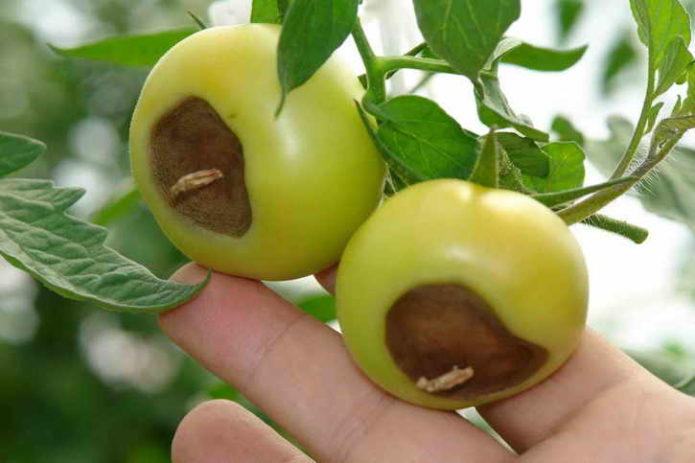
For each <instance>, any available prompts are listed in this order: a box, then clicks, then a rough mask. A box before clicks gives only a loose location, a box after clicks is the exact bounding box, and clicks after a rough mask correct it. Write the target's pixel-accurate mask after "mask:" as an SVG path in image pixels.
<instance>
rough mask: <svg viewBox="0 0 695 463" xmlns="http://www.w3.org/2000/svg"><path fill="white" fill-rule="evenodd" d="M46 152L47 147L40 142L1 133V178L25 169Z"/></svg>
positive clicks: (21, 136)
mask: <svg viewBox="0 0 695 463" xmlns="http://www.w3.org/2000/svg"><path fill="white" fill-rule="evenodd" d="M44 151H46V145H44V144H43V143H42V142H40V141H38V140H34V139H33V138H29V137H25V136H23V135H14V134H11V133H5V132H0V177H2V176H5V175H8V174H11V173H13V172H16V171H18V170H20V169H23V168H25V167H26V166H28V165H29V164H31V163H32V162H34V161H35V160H36V159H37V158H38V157H39V156H41V154H43V152H44Z"/></svg>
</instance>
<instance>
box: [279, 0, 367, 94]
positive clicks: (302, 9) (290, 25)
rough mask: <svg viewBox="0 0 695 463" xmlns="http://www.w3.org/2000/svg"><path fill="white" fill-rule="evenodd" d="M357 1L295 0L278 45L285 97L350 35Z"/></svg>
mask: <svg viewBox="0 0 695 463" xmlns="http://www.w3.org/2000/svg"><path fill="white" fill-rule="evenodd" d="M358 4H359V2H358V0H294V1H293V2H292V3H291V4H290V7H289V9H288V11H287V15H286V16H285V20H284V25H283V27H282V33H281V34H280V43H279V45H278V76H279V79H280V85H281V87H282V92H283V101H284V98H286V96H287V94H288V93H289V92H291V91H292V90H294V89H295V88H297V87H299V86H301V85H302V84H304V83H305V82H306V81H307V80H309V79H310V78H311V76H313V75H314V73H315V72H316V71H318V70H319V68H320V67H321V66H322V65H323V64H324V63H325V62H326V61H327V60H328V58H330V56H331V55H332V54H333V52H334V51H335V50H336V49H337V48H338V47H339V46H340V45H341V44H342V43H343V42H344V41H345V39H346V38H347V37H348V36H349V35H350V32H351V31H352V28H353V27H354V25H355V22H356V20H357V7H358ZM281 107H282V103H281V104H280V108H281Z"/></svg>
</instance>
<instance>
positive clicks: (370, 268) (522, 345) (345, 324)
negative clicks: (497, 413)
mask: <svg viewBox="0 0 695 463" xmlns="http://www.w3.org/2000/svg"><path fill="white" fill-rule="evenodd" d="M418 288H419V289H418ZM456 288H460V292H463V293H464V299H465V298H468V299H465V300H466V301H469V300H474V301H478V302H475V304H477V306H476V308H475V311H473V312H471V313H474V314H475V315H474V317H478V316H479V315H480V314H479V312H480V311H481V310H486V311H487V312H489V313H486V314H483V315H480V316H482V317H483V318H484V317H488V319H489V320H493V322H490V324H489V325H486V328H485V329H486V330H488V331H489V332H486V333H484V334H483V335H480V336H478V335H479V333H476V332H475V331H471V330H474V328H472V326H473V325H471V326H469V327H467V328H466V327H465V326H462V325H463V324H459V325H457V323H445V322H442V320H439V321H438V322H437V321H436V320H437V319H438V317H439V316H438V315H437V314H438V313H440V312H437V310H439V308H438V307H437V306H436V301H435V302H432V301H433V300H435V299H437V297H439V296H436V297H435V298H434V299H433V298H431V297H430V296H426V299H423V300H426V301H429V302H428V304H429V309H427V310H429V312H427V313H425V309H424V308H423V317H424V316H429V317H431V318H430V319H429V320H428V319H424V318H423V319H422V320H418V319H417V317H418V310H420V309H418V308H417V307H415V308H413V304H412V302H413V300H414V301H416V302H417V299H412V298H413V297H419V296H417V295H418V294H421V295H422V294H425V293H427V292H428V291H430V292H431V291H435V293H436V292H437V291H443V292H442V293H441V294H444V293H446V292H447V291H448V292H449V296H451V294H452V293H451V291H452V290H453V291H454V292H456V291H459V290H457V289H456ZM418 291H419V292H420V293H418ZM423 291H424V292H423ZM404 295H409V296H407V297H406V296H404ZM449 296H446V297H449ZM404 297H405V299H407V298H408V297H411V299H412V300H411V301H410V302H411V303H410V305H408V309H407V310H408V312H407V314H408V315H407V317H409V318H406V322H403V323H401V324H400V325H393V324H392V323H395V322H394V320H397V319H396V318H394V317H393V313H394V310H395V308H396V307H400V306H399V304H401V303H402V302H403V301H405V299H404ZM457 297H458V296H457ZM427 298H429V299H427ZM471 298H472V299H471ZM442 300H445V301H446V299H442ZM449 302H450V301H449ZM449 302H446V303H447V304H449ZM336 303H337V312H338V318H339V321H340V326H341V329H342V332H343V335H344V337H345V342H346V345H347V347H348V349H349V351H350V353H351V355H352V357H353V359H354V360H355V361H356V363H357V364H358V365H359V366H360V367H361V368H362V370H363V371H364V372H365V373H366V374H367V375H368V376H369V377H370V378H371V379H372V380H373V381H374V382H376V383H377V384H378V385H379V386H381V387H382V388H383V389H385V390H386V391H388V392H390V393H391V394H393V395H395V396H397V397H399V398H401V399H403V400H405V401H408V402H411V403H414V404H418V405H422V406H426V407H431V408H438V409H460V408H466V407H470V406H476V405H481V404H485V403H488V402H491V401H495V400H499V399H502V398H504V397H508V396H511V395H514V394H517V393H519V392H521V391H523V390H525V389H528V388H529V387H531V386H533V385H535V384H537V383H538V382H540V381H542V380H543V379H544V378H546V377H548V376H549V375H550V374H551V373H553V372H554V371H555V370H557V368H559V367H560V366H561V365H562V364H563V363H564V362H565V361H566V360H567V359H568V357H569V356H570V355H571V354H572V352H573V351H574V350H575V348H576V347H577V344H578V342H579V339H580V336H581V334H582V332H583V329H584V326H585V321H586V311H587V303H588V281H587V269H586V265H585V261H584V258H583V255H582V252H581V249H580V247H579V245H578V243H577V242H576V240H575V238H574V237H573V235H572V234H571V232H570V231H569V229H568V228H567V226H566V225H565V224H564V223H563V221H562V220H561V219H560V218H558V217H557V216H556V215H555V214H554V213H553V212H552V211H551V210H549V209H548V208H546V207H545V206H543V205H542V204H540V203H539V202H537V201H535V200H534V199H532V198H530V197H528V196H525V195H522V194H519V193H515V192H511V191H506V190H497V189H489V188H485V187H482V186H478V185H475V184H472V183H469V182H465V181H461V180H435V181H430V182H424V183H420V184H416V185H414V186H411V187H409V188H407V189H405V190H403V191H401V192H400V193H398V194H396V195H395V196H394V197H392V198H390V199H388V200H387V201H386V202H385V204H384V205H383V206H382V207H381V208H380V209H379V210H378V211H377V212H375V213H374V214H373V215H372V216H371V217H370V218H369V219H368V220H367V221H366V222H365V223H364V224H363V225H362V226H361V227H360V229H359V230H358V231H357V232H356V233H355V235H354V236H353V238H352V239H351V241H350V243H349V244H348V246H347V248H346V249H345V252H344V254H343V258H342V260H341V264H340V267H339V270H338V277H337V287H336ZM403 303H404V304H406V305H407V301H405V302H403ZM433 304H434V305H433ZM451 307H454V306H453V305H452V306H451ZM451 307H450V308H449V309H447V312H446V313H443V312H442V313H441V316H442V317H453V318H451V319H452V320H458V318H457V315H456V308H455V307H454V308H453V309H451ZM481 307H482V308H483V309H481ZM450 309H451V310H450ZM432 314H434V315H432ZM452 314H453V315H452ZM475 320H476V323H477V320H478V319H477V318H476V319H475ZM498 322H499V323H498ZM437 323H439V325H437ZM492 325H494V327H493V328H489V326H492ZM394 326H396V327H397V328H398V329H400V331H398V329H396V328H393V327H394ZM433 326H434V327H435V328H432V327H433ZM416 329H417V330H418V332H417V333H414V330H416ZM466 330H468V331H466ZM495 330H498V331H500V332H503V333H505V334H504V336H506V337H505V338H504V339H503V342H502V344H495V342H496V341H495V340H494V339H493V338H494V336H492V335H490V333H493V334H494V333H495ZM464 335H465V336H468V337H469V338H473V339H476V340H478V339H479V340H480V342H477V341H476V342H477V343H473V344H472V347H471V344H470V342H469V341H470V339H468V338H466V339H463V338H462V336H464ZM440 338H441V339H444V341H441V343H442V345H441V346H440V345H439V344H438V343H439V342H440V340H441V339H440ZM467 339H468V340H467ZM509 340H511V341H509ZM508 341H509V342H511V343H512V344H510V345H512V347H508V346H507V345H506V344H504V343H506V342H508ZM419 342H422V343H429V344H430V345H432V346H434V347H433V348H432V349H431V350H430V351H427V355H430V356H431V355H434V354H436V353H437V352H438V351H437V349H444V350H446V349H447V348H448V347H446V346H447V345H448V346H454V348H457V347H456V346H463V347H462V348H461V349H464V350H465V349H469V350H468V351H465V352H459V353H454V354H456V355H458V354H461V356H459V357H456V358H457V363H458V365H452V368H455V369H456V370H455V371H454V373H457V372H458V373H460V372H461V371H462V370H461V369H462V368H465V367H466V366H467V365H466V363H467V357H466V356H468V355H469V354H470V355H471V358H473V357H475V358H476V359H477V361H478V363H477V364H476V365H475V367H476V369H477V370H476V371H475V373H473V377H472V379H469V380H468V381H473V380H475V378H476V376H475V374H478V373H479V372H481V374H482V373H484V372H485V371H487V373H486V374H487V375H488V378H487V379H485V378H482V379H481V380H480V381H483V380H486V381H488V382H487V383H486V384H481V385H480V386H479V387H478V389H477V390H478V392H476V390H475V388H473V389H472V391H473V392H466V389H465V388H466V387H467V386H466V383H465V382H464V384H463V385H462V386H456V387H454V388H452V389H451V391H450V392H449V391H437V392H435V393H431V392H427V391H426V390H423V388H422V385H421V386H420V387H419V386H418V385H417V382H418V381H417V380H418V375H417V372H415V373H409V374H406V372H405V370H404V367H403V365H408V358H405V360H403V358H399V359H398V360H397V359H396V354H395V353H394V352H395V351H396V350H398V349H400V350H401V351H403V352H406V354H407V353H408V352H409V351H408V350H407V349H411V350H412V349H417V346H416V344H417V343H419ZM447 342H448V343H449V344H446V343H447ZM471 342H472V341H471ZM387 343H390V344H388V345H387ZM466 343H468V345H467V344H466ZM394 346H395V347H394ZM414 346H415V347H414ZM442 346H444V347H442ZM490 346H492V347H490ZM495 346H496V347H495ZM500 346H502V347H500ZM488 348H491V349H497V350H496V351H495V352H492V353H491V354H490V355H489V356H488V357H486V355H487V354H486V349H488ZM403 349H406V350H405V351H404V350H403ZM505 349H506V350H505ZM514 349H516V351H514ZM505 352H506V353H510V352H511V353H510V354H509V355H507V354H506V353H505ZM515 352H516V353H515ZM529 352H535V353H537V354H538V355H536V354H533V355H536V357H534V358H536V359H538V361H537V362H536V363H535V364H534V365H533V370H529V372H528V373H524V374H525V375H526V376H524V377H523V378H522V377H520V378H521V379H519V380H518V381H517V382H516V383H514V384H504V385H502V386H499V387H498V385H496V384H495V378H496V376H495V375H496V374H497V373H496V372H495V368H497V366H496V362H497V361H506V360H505V359H507V360H509V359H512V360H511V361H519V362H520V363H523V362H527V361H531V360H528V359H529V358H531V357H529V356H531V355H532V354H529ZM445 353H446V352H445ZM498 353H499V354H500V355H497V354H498ZM517 353H518V355H517ZM449 354H452V353H451V352H448V354H447V355H449ZM505 355H506V357H505ZM515 356H516V357H515ZM428 358H430V359H436V357H432V356H431V357H428ZM452 358H454V357H452ZM514 359H521V360H514ZM534 361H535V360H534ZM399 362H400V363H399ZM403 362H404V363H403ZM452 363H454V362H452ZM468 363H470V362H468ZM527 363H528V362H527ZM416 365H420V364H417V363H416ZM510 365H511V364H510ZM411 366H412V365H411ZM424 367H427V365H424ZM503 367H504V365H502V366H500V368H503ZM514 368H517V367H516V366H514V367H509V368H508V371H509V372H511V373H514ZM524 368H526V367H524ZM471 370H473V368H472V369H471ZM444 371H446V370H442V371H441V372H444ZM425 379H430V378H426V377H425ZM463 379H464V380H465V377H464V378H463ZM420 381H424V380H423V379H422V378H420ZM471 384H472V383H471ZM499 384H501V383H499ZM457 388H458V389H457ZM480 391H482V392H480Z"/></svg>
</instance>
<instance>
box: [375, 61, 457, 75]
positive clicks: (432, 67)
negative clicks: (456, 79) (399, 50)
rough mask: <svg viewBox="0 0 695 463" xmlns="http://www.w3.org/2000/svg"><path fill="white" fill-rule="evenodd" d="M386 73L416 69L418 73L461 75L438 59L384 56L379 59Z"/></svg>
mask: <svg viewBox="0 0 695 463" xmlns="http://www.w3.org/2000/svg"><path fill="white" fill-rule="evenodd" d="M379 60H380V61H381V63H382V68H383V69H384V70H385V71H386V72H393V71H398V70H400V69H417V70H420V71H428V72H438V73H442V74H459V75H460V74H461V73H460V72H458V71H457V70H456V69H454V68H453V67H451V65H450V64H449V63H447V62H446V61H443V60H440V59H433V58H418V57H415V56H385V57H383V58H379Z"/></svg>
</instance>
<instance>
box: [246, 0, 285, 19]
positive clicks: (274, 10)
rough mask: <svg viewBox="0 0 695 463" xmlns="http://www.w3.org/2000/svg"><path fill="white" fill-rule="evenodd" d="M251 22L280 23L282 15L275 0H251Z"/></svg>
mask: <svg viewBox="0 0 695 463" xmlns="http://www.w3.org/2000/svg"><path fill="white" fill-rule="evenodd" d="M251 22H252V23H265V24H280V23H282V15H281V14H280V7H279V6H278V1H277V0H253V4H252V7H251Z"/></svg>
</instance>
